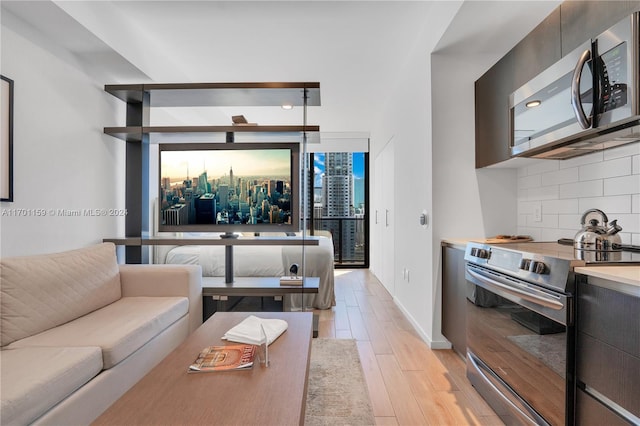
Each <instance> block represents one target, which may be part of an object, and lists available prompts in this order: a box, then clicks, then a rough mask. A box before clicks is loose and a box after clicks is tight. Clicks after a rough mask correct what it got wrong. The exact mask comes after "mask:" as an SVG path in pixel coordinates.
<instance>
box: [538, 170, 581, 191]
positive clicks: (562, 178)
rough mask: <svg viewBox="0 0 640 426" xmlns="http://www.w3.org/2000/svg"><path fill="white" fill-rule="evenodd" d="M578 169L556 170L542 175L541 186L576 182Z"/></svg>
mask: <svg viewBox="0 0 640 426" xmlns="http://www.w3.org/2000/svg"><path fill="white" fill-rule="evenodd" d="M578 170H579V168H578V167H571V168H569V169H562V170H556V171H553V172H548V173H545V174H543V175H542V185H543V186H548V185H558V184H562V183H573V182H578Z"/></svg>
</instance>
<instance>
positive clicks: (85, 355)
mask: <svg viewBox="0 0 640 426" xmlns="http://www.w3.org/2000/svg"><path fill="white" fill-rule="evenodd" d="M0 366H1V379H0V380H1V382H2V395H1V398H2V402H1V407H2V424H3V425H4V424H6V425H9V424H29V423H31V422H33V421H34V420H35V419H37V418H38V417H40V416H41V415H42V414H44V413H45V412H47V411H48V410H49V409H50V408H52V407H53V406H54V405H56V404H57V403H58V402H60V401H62V400H63V399H64V398H66V397H67V396H69V395H71V394H72V393H73V392H74V391H75V390H76V389H78V388H80V387H81V386H82V385H84V384H85V383H87V382H88V381H89V380H91V379H92V378H93V377H95V376H96V375H97V374H98V373H99V372H100V371H101V370H102V354H101V351H100V348H98V347H75V348H64V347H35V348H19V349H6V350H2V351H0Z"/></svg>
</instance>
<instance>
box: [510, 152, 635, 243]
mask: <svg viewBox="0 0 640 426" xmlns="http://www.w3.org/2000/svg"><path fill="white" fill-rule="evenodd" d="M517 193H518V225H517V226H518V230H517V232H518V234H521V235H530V236H531V237H533V238H534V239H535V240H538V241H555V240H557V239H558V238H573V237H574V235H575V234H576V232H578V231H579V230H580V229H581V227H582V225H581V224H580V219H581V218H582V214H583V213H584V212H585V211H586V210H589V209H592V208H597V209H600V210H602V211H604V212H605V213H606V214H607V216H608V218H609V220H610V221H611V220H614V219H617V220H618V224H619V225H620V226H622V228H623V230H622V232H620V236H621V238H622V240H623V242H624V243H626V244H635V245H640V143H634V144H629V145H624V146H621V147H618V148H613V149H609V150H606V151H601V152H596V153H592V154H589V155H584V156H581V157H575V158H571V159H568V160H563V161H559V160H540V162H538V163H530V164H527V165H526V166H523V167H521V168H520V169H519V170H518V192H517ZM538 203H540V205H541V206H542V221H541V222H535V221H534V215H533V213H534V207H535V205H537V204H538Z"/></svg>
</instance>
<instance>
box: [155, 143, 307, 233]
mask: <svg viewBox="0 0 640 426" xmlns="http://www.w3.org/2000/svg"><path fill="white" fill-rule="evenodd" d="M159 157H160V165H159V168H158V170H159V172H160V173H159V174H160V188H159V199H160V208H159V209H158V210H159V213H160V217H159V221H158V223H159V226H158V231H160V232H223V233H237V232H269V231H271V232H295V231H298V230H299V228H300V226H299V210H300V208H299V202H300V198H299V197H300V195H299V194H300V186H299V183H298V182H299V180H300V168H299V167H300V166H299V165H300V160H299V158H300V144H298V143H241V142H235V143H193V144H184V143H177V144H176V143H169V144H160V145H159Z"/></svg>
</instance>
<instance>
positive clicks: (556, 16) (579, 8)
mask: <svg viewBox="0 0 640 426" xmlns="http://www.w3.org/2000/svg"><path fill="white" fill-rule="evenodd" d="M638 10H640V1H565V2H564V3H562V4H561V5H560V6H559V7H557V8H556V9H555V10H554V11H553V12H552V13H551V14H550V15H549V16H547V17H546V18H545V20H544V21H542V22H541V23H540V24H539V25H538V26H537V27H536V28H535V29H534V30H533V31H531V33H529V34H528V35H527V36H526V37H525V38H524V39H523V40H522V41H520V42H519V43H518V44H517V45H516V46H515V47H514V48H513V49H512V50H511V51H509V52H508V53H507V54H506V55H505V56H504V57H503V58H502V59H501V60H500V61H498V63H496V64H495V65H494V66H493V67H491V68H490V69H489V70H488V71H487V72H486V73H485V74H484V75H483V76H482V77H480V78H479V79H478V80H477V81H476V83H475V108H476V111H475V120H476V123H475V126H476V128H475V136H476V168H481V167H486V166H490V165H492V164H496V163H500V162H502V161H505V160H508V159H509V158H510V157H511V154H510V149H509V107H508V104H509V95H511V93H513V92H514V91H516V90H517V89H519V88H520V87H521V86H522V85H524V84H525V83H526V82H528V81H529V80H531V79H532V78H534V77H535V76H536V75H538V74H539V73H541V72H542V71H544V70H545V69H547V68H548V67H550V66H551V65H553V64H554V63H555V62H557V61H558V60H560V59H561V58H562V57H563V56H564V55H566V54H567V53H569V52H571V51H572V50H573V49H575V48H576V47H578V46H579V45H580V44H581V43H583V42H584V41H585V40H588V39H589V38H592V37H595V36H597V35H599V34H600V33H602V32H603V31H605V30H606V29H607V28H609V27H610V26H611V25H613V24H615V23H616V22H618V21H620V20H621V19H623V18H624V17H625V16H628V15H630V14H631V13H633V12H636V11H638Z"/></svg>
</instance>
